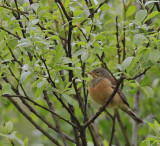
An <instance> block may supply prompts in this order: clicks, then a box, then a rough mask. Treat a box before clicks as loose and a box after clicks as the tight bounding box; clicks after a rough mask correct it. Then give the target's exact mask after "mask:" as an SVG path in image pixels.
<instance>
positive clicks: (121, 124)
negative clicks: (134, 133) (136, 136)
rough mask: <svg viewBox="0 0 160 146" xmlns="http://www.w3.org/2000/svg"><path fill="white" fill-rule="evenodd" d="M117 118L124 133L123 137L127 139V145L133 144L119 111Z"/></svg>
mask: <svg viewBox="0 0 160 146" xmlns="http://www.w3.org/2000/svg"><path fill="white" fill-rule="evenodd" d="M117 120H118V122H119V126H120V128H121V131H122V134H123V137H124V139H125V141H126V146H131V144H130V142H129V138H128V135H127V132H126V128H125V127H124V125H123V123H122V120H121V117H120V114H119V112H118V111H117Z"/></svg>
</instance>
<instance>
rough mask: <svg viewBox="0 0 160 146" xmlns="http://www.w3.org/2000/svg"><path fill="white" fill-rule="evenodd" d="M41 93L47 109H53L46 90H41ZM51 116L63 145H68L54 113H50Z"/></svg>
mask: <svg viewBox="0 0 160 146" xmlns="http://www.w3.org/2000/svg"><path fill="white" fill-rule="evenodd" d="M43 95H44V99H45V101H46V102H47V105H48V107H49V109H50V110H51V111H54V108H53V106H52V102H51V101H50V100H49V98H48V94H47V91H43ZM52 117H53V119H54V122H55V124H56V127H57V129H58V133H59V134H60V136H61V138H62V141H63V143H64V145H65V146H68V143H67V141H66V138H65V136H64V134H63V132H62V129H61V127H60V124H59V122H58V119H57V117H56V116H55V115H54V114H52Z"/></svg>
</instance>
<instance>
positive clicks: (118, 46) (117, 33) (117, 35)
mask: <svg viewBox="0 0 160 146" xmlns="http://www.w3.org/2000/svg"><path fill="white" fill-rule="evenodd" d="M116 38H117V45H116V47H117V54H118V63H119V64H120V63H121V60H120V59H121V54H120V53H121V48H120V45H119V32H118V16H116Z"/></svg>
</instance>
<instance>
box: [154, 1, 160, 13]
mask: <svg viewBox="0 0 160 146" xmlns="http://www.w3.org/2000/svg"><path fill="white" fill-rule="evenodd" d="M154 4H155V5H156V7H157V10H158V12H160V6H159V4H158V2H155V3H154Z"/></svg>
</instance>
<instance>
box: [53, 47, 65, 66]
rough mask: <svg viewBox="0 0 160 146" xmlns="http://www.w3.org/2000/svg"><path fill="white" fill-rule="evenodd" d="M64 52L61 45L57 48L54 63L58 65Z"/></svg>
mask: <svg viewBox="0 0 160 146" xmlns="http://www.w3.org/2000/svg"><path fill="white" fill-rule="evenodd" d="M62 52H63V50H62V47H61V46H60V45H58V47H57V48H56V54H55V58H54V61H55V62H56V63H57V62H58V61H59V60H60V58H61V57H62V55H63V54H62Z"/></svg>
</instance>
